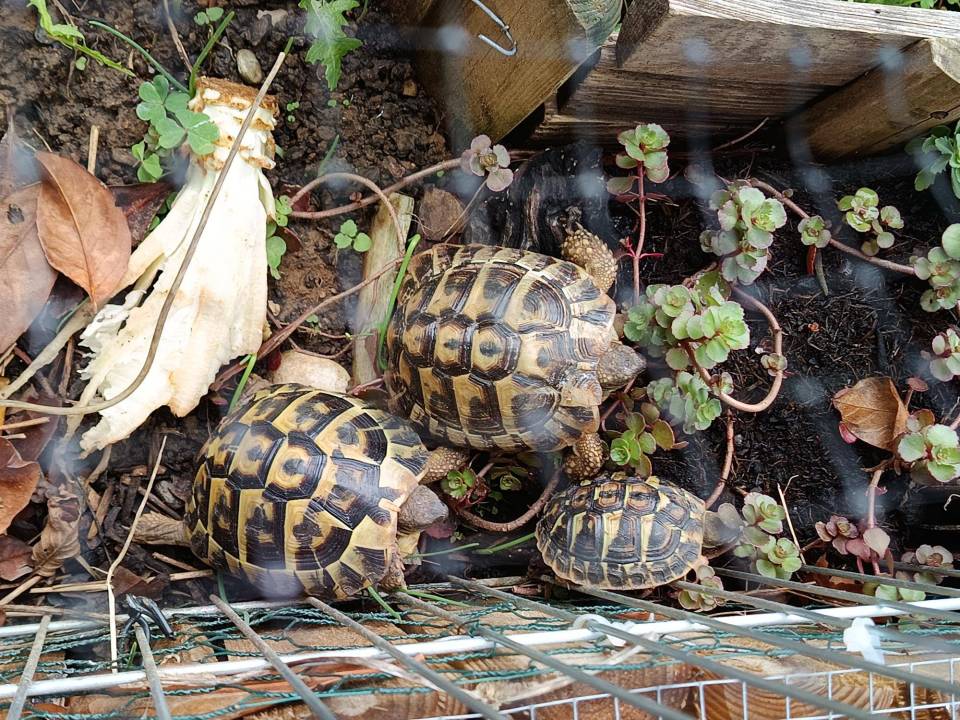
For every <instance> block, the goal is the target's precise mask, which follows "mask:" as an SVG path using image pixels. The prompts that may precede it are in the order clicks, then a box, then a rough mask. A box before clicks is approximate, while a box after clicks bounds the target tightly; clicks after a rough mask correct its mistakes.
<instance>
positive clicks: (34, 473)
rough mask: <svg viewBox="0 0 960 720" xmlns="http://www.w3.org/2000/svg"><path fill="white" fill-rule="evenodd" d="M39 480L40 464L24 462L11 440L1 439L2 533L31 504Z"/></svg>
mask: <svg viewBox="0 0 960 720" xmlns="http://www.w3.org/2000/svg"><path fill="white" fill-rule="evenodd" d="M39 480H40V465H39V463H36V462H32V461H26V460H24V459H23V458H22V457H20V453H18V452H17V449H16V448H15V447H14V446H13V444H12V443H11V442H10V441H9V440H6V439H4V438H0V533H5V532H6V531H7V528H8V527H10V523H12V522H13V518H14V517H16V515H17V513H19V512H20V511H21V510H23V509H24V508H25V507H26V506H27V504H28V503H29V502H30V496H31V495H33V491H34V490H35V489H36V487H37V482H39Z"/></svg>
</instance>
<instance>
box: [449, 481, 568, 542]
mask: <svg viewBox="0 0 960 720" xmlns="http://www.w3.org/2000/svg"><path fill="white" fill-rule="evenodd" d="M559 484H560V468H557V469H556V470H555V471H554V473H553V477H551V478H550V482H548V483H547V485H546V487H545V488H543V492H542V493H540V497H538V498H537V499H536V500H535V501H534V502H533V505H531V506H530V508H529V509H528V510H527V511H526V512H525V513H524V514H523V515H521V516H520V517H518V518H517V519H516V520H511V521H510V522H505V523H498V522H490V521H489V520H484V519H483V518H482V517H480V516H479V515H476V514H474V513H472V512H470V511H469V510H467V509H466V508H460V507H457V506H456V505H454V506H453V511H454V512H455V513H456V514H457V515H458V516H459V517H460V518H462V519H463V520H466V521H467V522H468V523H470V524H471V525H473V526H474V527H475V528H477V529H479V530H487V531H488V532H496V533H508V532H511V531H513V530H516V529H517V528H519V527H523V526H524V525H526V524H527V523H528V522H530V521H531V520H532V519H533V518H534V517H536V515H537V513H539V512H540V511H541V510H542V509H543V506H544V505H546V504H547V500H549V499H550V497H551V496H552V495H553V492H554V490H556V489H557V485H559Z"/></svg>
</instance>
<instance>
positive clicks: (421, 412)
mask: <svg viewBox="0 0 960 720" xmlns="http://www.w3.org/2000/svg"><path fill="white" fill-rule="evenodd" d="M615 313H616V306H615V304H614V302H613V300H611V299H610V297H608V296H607V295H606V294H604V293H603V292H601V291H600V289H599V288H597V286H596V284H594V282H593V280H592V279H591V277H590V276H589V275H588V274H587V272H586V271H585V270H584V269H583V268H581V267H579V266H577V265H574V264H573V263H569V262H566V261H563V260H557V259H555V258H552V257H548V256H546V255H540V254H538V253H533V252H525V251H522V250H514V249H507V248H498V247H489V246H485V245H467V246H462V247H451V246H444V247H438V248H435V249H434V252H433V253H431V254H428V255H425V256H422V257H421V262H420V263H419V264H418V265H417V266H416V267H414V266H411V270H410V272H408V274H407V279H406V280H405V281H404V283H403V285H402V286H401V289H400V293H399V295H398V306H397V312H395V313H394V315H393V318H392V319H391V322H390V325H389V327H388V329H387V338H386V343H387V352H388V368H387V372H386V373H385V375H384V379H385V380H386V383H387V388H388V390H389V392H390V397H391V410H393V411H394V412H396V413H398V414H400V415H402V416H403V417H408V418H410V420H411V421H412V422H413V424H414V426H415V427H417V429H418V430H420V431H421V432H422V433H423V434H426V435H429V436H432V437H433V438H435V439H437V440H438V441H440V442H445V443H449V444H452V445H457V446H460V447H471V448H476V449H491V448H500V449H502V450H506V451H520V450H536V451H550V450H559V449H560V448H564V447H568V446H570V445H572V444H573V443H574V442H576V440H577V439H578V438H579V437H580V436H581V435H583V434H584V433H592V432H596V430H597V428H598V426H599V410H598V405H599V403H600V400H601V392H602V391H601V388H600V384H599V382H598V380H597V373H596V368H597V361H598V359H599V358H600V356H601V355H603V353H604V352H606V350H607V348H608V347H609V345H610V342H611V340H612V339H613V338H614V337H615V332H614V330H613V319H614V315H615Z"/></svg>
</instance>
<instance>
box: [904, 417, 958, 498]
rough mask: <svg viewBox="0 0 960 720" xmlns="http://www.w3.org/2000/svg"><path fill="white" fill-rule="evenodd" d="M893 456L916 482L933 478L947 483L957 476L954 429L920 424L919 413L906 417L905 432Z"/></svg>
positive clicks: (956, 445)
mask: <svg viewBox="0 0 960 720" xmlns="http://www.w3.org/2000/svg"><path fill="white" fill-rule="evenodd" d="M897 456H898V457H899V459H900V460H901V461H902V462H903V463H904V464H906V465H907V466H908V467H909V468H910V474H911V476H912V477H913V478H914V479H915V480H917V481H919V482H926V481H929V480H930V479H933V480H935V481H937V482H941V483H947V482H950V481H951V480H955V479H956V478H958V477H960V439H958V438H957V432H956V430H953V429H952V428H949V427H947V426H946V425H939V424H924V420H923V416H922V415H921V414H919V413H917V414H916V415H913V416H911V417H910V418H909V419H908V420H907V434H906V435H904V436H903V437H902V438H901V439H900V442H898V443H897Z"/></svg>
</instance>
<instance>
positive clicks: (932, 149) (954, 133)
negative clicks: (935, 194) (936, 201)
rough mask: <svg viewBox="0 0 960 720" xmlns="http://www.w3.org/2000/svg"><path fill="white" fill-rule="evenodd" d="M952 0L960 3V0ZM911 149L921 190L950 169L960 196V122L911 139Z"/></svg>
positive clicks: (951, 179) (953, 185)
mask: <svg viewBox="0 0 960 720" xmlns="http://www.w3.org/2000/svg"><path fill="white" fill-rule="evenodd" d="M951 1H952V2H958V3H960V0H951ZM907 152H909V153H911V154H912V155H914V156H915V158H916V160H917V164H918V165H919V166H920V167H921V170H920V172H919V173H917V177H916V180H915V181H914V187H915V188H916V189H917V190H926V189H928V188H930V187H932V186H933V183H934V182H935V181H936V179H937V175H940V174H941V173H943V172H947V171H948V170H949V173H950V187H951V188H952V189H953V194H954V195H956V196H957V197H958V198H960V121H957V124H956V125H954V127H953V129H951V128H950V127H949V126H947V125H938V126H937V127H935V128H933V129H932V130H931V131H930V134H929V135H927V136H926V137H921V138H916V139H914V140H911V141H910V142H909V143H907Z"/></svg>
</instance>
